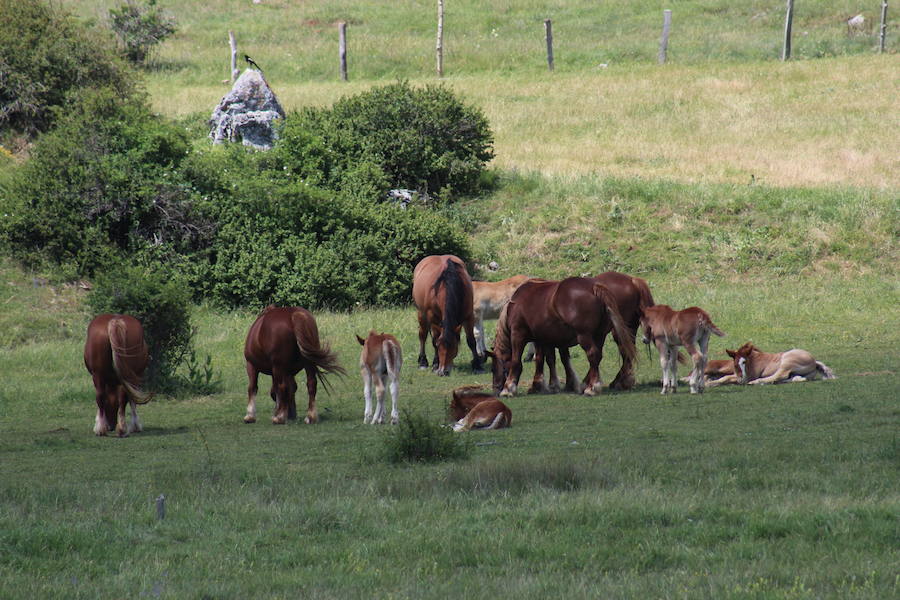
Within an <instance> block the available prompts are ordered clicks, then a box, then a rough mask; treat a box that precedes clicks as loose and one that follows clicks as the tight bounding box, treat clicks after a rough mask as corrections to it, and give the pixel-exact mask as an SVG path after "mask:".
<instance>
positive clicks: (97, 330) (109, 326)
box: [84, 314, 152, 437]
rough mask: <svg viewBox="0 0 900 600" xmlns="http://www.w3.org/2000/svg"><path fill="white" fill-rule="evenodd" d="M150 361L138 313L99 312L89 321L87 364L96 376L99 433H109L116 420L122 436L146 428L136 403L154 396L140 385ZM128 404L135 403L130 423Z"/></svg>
mask: <svg viewBox="0 0 900 600" xmlns="http://www.w3.org/2000/svg"><path fill="white" fill-rule="evenodd" d="M148 362H149V356H148V355H147V344H146V343H144V328H143V327H142V326H141V322H140V321H138V320H137V319H135V318H134V317H132V316H130V315H110V314H104V315H98V316H97V317H95V318H94V320H93V321H91V323H90V325H88V329H87V341H86V342H85V344H84V366H85V367H87V370H88V372H89V373H90V374H91V377H92V378H93V380H94V390H95V392H96V400H97V417H96V419H95V420H94V433H95V434H96V435H106V433H107V432H108V431H109V429H110V425H111V424H112V423H113V421H115V423H116V434H117V435H118V436H119V437H125V436H127V435H128V434H129V433H132V432H138V431H141V430H142V429H143V428H142V427H141V422H140V421H139V420H138V416H137V409H136V408H135V404H146V403H147V402H149V401H150V398H151V397H152V394H148V393H146V392H143V391H141V389H140V387H141V381H142V379H143V377H144V370H145V369H146V368H147V363H148ZM126 404H131V422H130V423H129V424H128V425H127V426H126V424H125V405H126Z"/></svg>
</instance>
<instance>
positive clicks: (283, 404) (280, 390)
mask: <svg viewBox="0 0 900 600" xmlns="http://www.w3.org/2000/svg"><path fill="white" fill-rule="evenodd" d="M287 378H288V375H287V374H286V373H285V372H284V371H282V370H281V369H279V368H277V367H274V366H273V367H272V393H273V394H274V396H275V413H274V414H273V415H272V424H273V425H284V424H285V422H287V415H288V400H287V395H288V389H289V388H288V381H287Z"/></svg>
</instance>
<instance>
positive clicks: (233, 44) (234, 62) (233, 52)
mask: <svg viewBox="0 0 900 600" xmlns="http://www.w3.org/2000/svg"><path fill="white" fill-rule="evenodd" d="M228 45H229V46H231V83H234V82H235V80H236V79H237V78H238V68H237V40H236V39H234V32H233V31H229V32H228Z"/></svg>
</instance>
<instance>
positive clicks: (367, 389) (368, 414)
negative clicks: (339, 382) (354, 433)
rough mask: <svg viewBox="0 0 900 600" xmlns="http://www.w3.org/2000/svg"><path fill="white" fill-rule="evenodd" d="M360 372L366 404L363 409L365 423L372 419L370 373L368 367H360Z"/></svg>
mask: <svg viewBox="0 0 900 600" xmlns="http://www.w3.org/2000/svg"><path fill="white" fill-rule="evenodd" d="M359 370H360V373H361V375H362V380H363V399H364V400H365V402H366V406H365V408H364V409H363V424H364V425H367V424H369V423H370V422H371V421H372V415H373V413H372V377H373V375H372V373H371V372H370V371H369V368H368V367H360V369H359Z"/></svg>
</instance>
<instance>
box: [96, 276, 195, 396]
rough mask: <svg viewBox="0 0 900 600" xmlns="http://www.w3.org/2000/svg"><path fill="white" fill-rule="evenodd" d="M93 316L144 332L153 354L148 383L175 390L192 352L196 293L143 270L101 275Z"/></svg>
mask: <svg viewBox="0 0 900 600" xmlns="http://www.w3.org/2000/svg"><path fill="white" fill-rule="evenodd" d="M88 305H89V306H90V308H91V310H92V311H93V314H95V315H96V314H101V313H121V314H128V315H131V316H133V317H135V318H137V319H138V320H139V321H140V322H141V324H142V325H143V326H144V338H145V340H146V342H147V346H148V348H149V350H150V366H149V375H148V380H149V381H150V383H151V385H152V386H153V387H154V388H156V389H164V390H165V389H171V388H172V386H173V385H174V376H175V370H176V368H177V367H178V365H179V364H181V363H182V362H183V361H184V359H185V358H186V357H187V356H188V355H189V354H190V353H191V351H192V340H193V328H192V327H191V312H190V308H191V292H190V289H189V288H188V287H187V285H185V283H184V281H183V280H181V279H179V278H177V277H174V278H173V277H172V275H171V273H170V272H165V271H161V270H158V269H150V268H147V267H143V266H131V265H127V264H125V265H121V266H114V267H111V268H110V269H108V270H106V271H104V272H103V273H102V274H100V275H98V277H97V279H96V280H95V282H94V287H93V289H92V290H91V293H90V294H89V295H88Z"/></svg>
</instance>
